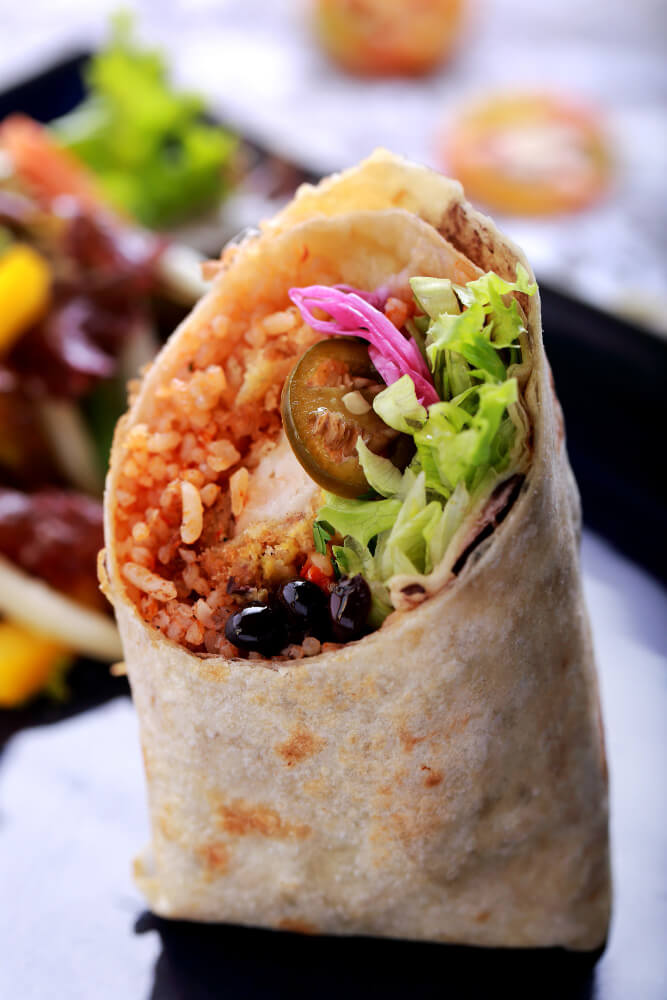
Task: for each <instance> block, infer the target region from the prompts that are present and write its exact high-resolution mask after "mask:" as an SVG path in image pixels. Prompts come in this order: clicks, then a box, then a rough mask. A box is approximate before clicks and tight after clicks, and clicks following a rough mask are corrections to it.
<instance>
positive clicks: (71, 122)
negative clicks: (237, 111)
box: [55, 13, 237, 228]
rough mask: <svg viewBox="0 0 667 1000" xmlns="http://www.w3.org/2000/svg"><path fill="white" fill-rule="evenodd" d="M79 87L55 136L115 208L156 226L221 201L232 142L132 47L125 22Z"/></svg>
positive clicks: (155, 59)
mask: <svg viewBox="0 0 667 1000" xmlns="http://www.w3.org/2000/svg"><path fill="white" fill-rule="evenodd" d="M86 83H87V85H88V90H89V96H88V97H87V98H86V100H85V101H84V102H83V103H82V104H81V105H79V107H78V108H76V109H75V110H74V111H73V112H71V113H70V114H69V115H66V116H65V117H64V118H61V119H59V121H58V122H56V123H55V130H56V133H57V135H58V138H59V140H60V141H61V142H63V143H64V144H65V145H66V146H68V147H69V148H70V149H71V150H72V151H73V152H74V153H76V155H77V156H78V157H79V158H80V159H82V160H83V161H84V162H85V163H87V164H88V166H89V167H91V169H92V170H94V171H95V173H97V175H98V176H99V179H100V184H101V186H102V188H103V189H104V191H105V192H106V194H107V196H108V198H109V200H110V201H111V202H112V203H113V204H115V205H116V206H117V207H118V208H119V209H121V210H122V211H125V212H128V213H129V214H130V215H132V216H134V217H135V218H136V219H138V220H139V221H140V222H142V223H143V224H144V225H146V226H149V227H156V228H163V227H165V226H168V225H171V224H173V223H175V222H178V221H180V220H181V219H183V218H187V217H192V216H193V215H194V214H196V213H197V212H200V211H203V210H204V209H206V208H209V207H210V206H211V205H213V204H215V203H216V202H218V201H219V200H220V199H221V198H222V197H223V196H224V194H225V192H226V190H227V187H228V185H229V170H228V167H229V166H230V164H231V160H232V157H233V154H234V151H235V149H236V146H237V140H236V139H235V138H234V137H233V136H231V135H230V134H229V133H227V132H226V131H225V130H224V129H222V128H220V127H219V126H217V125H211V124H210V123H208V122H207V121H206V120H205V118H204V104H203V101H202V100H201V99H200V98H199V97H197V96H196V95H194V94H189V93H177V92H176V91H175V90H174V89H173V88H172V86H171V84H170V82H169V79H168V74H167V67H166V64H165V61H164V59H163V57H162V55H161V53H160V52H158V51H154V50H149V49H143V48H141V47H140V46H138V45H137V44H136V43H135V42H134V40H133V38H132V19H131V16H129V15H127V14H126V13H125V14H123V13H121V14H118V15H116V17H115V18H113V19H112V36H111V41H110V42H109V44H108V45H107V47H106V48H105V49H103V50H102V51H101V52H99V53H98V54H97V55H96V56H94V57H93V58H92V59H91V61H90V63H89V64H88V66H87V69H86Z"/></svg>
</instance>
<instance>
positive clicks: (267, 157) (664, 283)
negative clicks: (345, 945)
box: [0, 0, 667, 1000]
mask: <svg viewBox="0 0 667 1000" xmlns="http://www.w3.org/2000/svg"><path fill="white" fill-rule="evenodd" d="M666 49H667V4H666V3H665V0H635V2H634V3H633V4H628V3H627V0H597V2H593V0H591V2H587V3H584V2H582V0H559V2H558V3H535V2H529V0H180V2H158V0H143V2H137V3H134V4H126V5H124V6H123V7H122V9H121V8H120V7H119V4H118V3H116V2H108V0H85V2H83V0H55V2H54V0H31V3H30V4H23V5H21V4H17V3H10V2H9V0H0V708H2V709H3V711H0V753H2V749H3V747H4V748H5V751H4V754H2V757H1V759H0V810H1V812H0V820H1V821H2V825H1V826H0V835H2V838H3V850H2V852H1V857H2V859H4V863H3V864H2V865H1V866H0V868H1V871H2V874H1V877H0V884H2V885H3V887H5V893H4V895H5V899H6V900H19V903H17V904H16V905H17V907H18V909H16V908H15V907H14V904H13V903H12V905H11V906H7V904H6V903H5V905H4V907H3V908H0V941H5V942H6V941H8V940H12V939H13V937H12V936H13V935H14V934H15V932H16V928H18V938H17V941H18V944H19V946H18V947H17V948H15V949H13V952H12V954H11V955H10V954H6V955H4V956H2V958H1V959H0V995H3V996H8V997H10V996H11V997H13V996H21V997H33V996H34V997H37V996H43V995H47V994H49V993H50V992H52V991H53V990H54V989H55V985H54V984H56V983H57V984H58V987H59V988H58V995H59V996H63V997H70V996H72V997H74V996H89V995H91V994H90V983H91V981H94V982H95V983H96V994H95V995H96V996H99V997H101V998H105V997H106V996H109V997H112V996H119V995H127V996H132V997H134V996H148V995H149V991H150V995H151V996H152V997H154V998H158V1000H159V998H160V997H162V998H173V997H182V996H187V997H188V998H190V997H194V998H198V997H203V996H206V997H209V996H217V995H219V993H218V991H217V990H218V985H219V982H220V977H221V976H225V975H231V976H232V978H234V977H237V978H236V980H235V981H236V982H237V985H238V984H241V985H240V986H239V991H240V992H238V993H234V992H232V993H230V995H231V996H235V995H248V996H254V995H257V996H268V995H273V994H272V993H271V992H270V988H271V987H272V986H273V985H274V984H273V981H272V980H271V977H270V976H269V979H268V980H267V981H266V982H265V980H264V979H263V978H262V976H263V975H264V972H261V974H260V972H257V968H264V967H256V966H255V965H254V964H253V961H254V959H253V956H254V954H255V949H256V947H257V940H258V939H257V938H256V937H252V936H246V937H243V933H246V932H243V933H239V932H234V934H235V936H233V937H232V938H231V939H226V943H225V942H222V943H221V939H220V937H219V936H216V934H215V932H214V931H213V930H212V931H210V933H209V932H207V933H206V934H200V933H199V929H198V928H196V929H195V931H194V932H193V931H192V929H190V930H188V929H187V928H183V927H180V928H179V926H178V925H168V924H167V923H166V922H160V921H155V920H153V921H152V922H151V919H150V918H149V919H148V920H147V919H146V918H145V917H144V918H140V919H139V921H138V922H137V924H136V927H135V929H136V931H137V933H136V934H133V931H132V928H133V926H134V921H135V920H136V919H137V917H139V915H140V914H141V911H142V907H143V903H142V901H141V899H140V898H139V897H138V894H137V893H136V890H135V889H134V888H133V887H132V885H131V882H130V877H129V857H130V855H131V854H132V853H133V852H134V851H135V849H136V848H137V847H138V846H139V844H140V843H141V840H142V839H143V838H144V837H145V833H146V832H145V829H144V826H145V820H144V806H143V787H142V776H141V770H140V761H139V753H138V745H137V734H136V729H135V721H134V716H133V714H132V709H131V707H130V703H129V700H128V698H127V695H128V693H129V691H128V686H127V682H126V680H125V678H124V677H123V676H122V667H121V668H116V669H115V670H114V672H113V674H110V673H109V663H110V662H115V661H118V660H120V658H121V656H122V651H121V649H120V646H119V644H118V638H117V635H116V632H115V628H114V625H113V622H112V618H111V614H110V609H108V608H107V607H105V602H104V601H103V599H102V598H101V596H100V594H99V592H98V589H97V578H96V570H95V555H96V552H97V550H98V549H99V547H100V546H101V544H102V528H101V492H102V484H103V476H104V470H105V467H106V461H107V456H108V450H109V445H110V440H111V434H112V432H113V427H114V425H115V421H116V420H117V418H118V416H119V415H120V414H121V413H122V412H123V410H124V408H125V400H126V396H125V386H126V382H127V379H128V378H132V377H134V376H135V375H136V373H137V371H138V369H139V367H140V366H141V365H142V364H144V363H146V362H147V361H148V360H149V359H150V358H151V356H152V355H153V354H154V352H155V351H156V350H157V349H158V348H159V346H160V344H161V342H163V341H164V339H165V338H166V337H167V336H168V335H169V333H170V332H171V330H172V329H173V328H174V327H175V325H176V324H177V322H178V321H179V319H180V318H181V317H182V316H183V315H184V314H185V313H186V312H187V311H188V310H189V309H190V308H191V305H192V303H193V302H194V301H195V300H196V298H197V297H198V295H200V294H201V292H202V290H203V289H204V288H205V284H204V283H203V282H202V278H201V262H202V260H203V259H204V258H205V257H207V256H217V254H218V253H219V252H220V248H221V247H222V246H223V245H224V244H225V242H226V241H228V240H230V239H232V238H233V237H234V235H235V234H236V233H238V232H239V231H240V230H243V229H244V228H245V227H252V226H254V225H256V224H257V223H258V222H259V221H260V220H261V219H262V218H265V217H267V216H269V215H271V214H272V213H273V212H274V211H276V209H277V208H278V207H279V206H280V205H281V204H282V203H284V202H285V201H286V200H287V199H288V198H289V197H290V196H291V194H292V193H293V191H294V189H295V187H296V186H297V185H298V184H299V183H301V182H303V181H304V180H310V181H315V180H317V179H318V178H319V177H320V176H322V175H323V174H326V173H329V172H331V171H334V170H338V169H342V168H344V167H346V166H349V165H351V164H353V163H355V162H357V161H358V160H359V159H361V158H362V157H364V156H366V155H367V154H369V153H370V152H371V151H372V150H373V149H374V148H376V147H377V146H385V147H388V148H389V149H391V150H393V151H395V152H398V153H403V154H405V155H407V156H409V157H411V158H413V159H415V160H417V161H420V162H423V163H426V164H429V165H430V166H432V167H435V168H436V169H439V170H442V171H444V172H445V173H447V174H449V175H450V176H455V177H458V178H459V179H460V180H461V181H462V182H463V183H464V186H465V189H466V193H467V195H468V197H469V198H470V199H471V200H472V201H473V202H474V203H475V204H476V205H477V206H478V207H480V208H482V209H483V210H484V211H487V212H488V213H489V214H490V215H492V216H493V218H494V219H495V220H496V221H497V223H498V225H499V226H500V227H501V228H502V229H503V230H504V231H505V232H507V233H508V234H509V235H510V236H511V237H513V238H514V239H515V240H516V242H517V243H519V244H520V245H521V246H522V248H523V249H524V250H525V252H526V254H527V256H528V258H529V259H530V261H531V263H532V265H533V267H534V269H535V271H536V274H537V277H538V280H539V282H540V285H541V293H542V303H543V317H544V327H545V342H546V346H547V351H548V354H549V357H550V361H551V364H552V367H553V370H554V375H555V379H556V385H557V388H558V393H559V396H560V398H561V402H562V404H563V408H564V411H565V417H566V423H567V431H568V449H569V452H570V457H571V461H572V464H573V467H574V469H575V473H576V476H577V480H578V482H579V486H580V489H581V493H582V498H583V506H584V518H585V531H584V538H583V550H582V557H583V558H582V561H583V572H584V586H585V590H586V597H587V601H588V604H589V608H590V611H591V617H592V623H593V631H594V638H595V644H596V649H597V655H598V661H599V665H600V675H601V689H602V699H603V707H604V715H605V720H606V727H607V738H608V746H609V757H610V767H611V774H612V837H613V844H614V865H615V875H616V887H617V889H616V892H617V905H616V914H615V918H614V924H613V927H612V935H611V938H610V945H609V948H608V949H607V952H606V953H605V955H604V957H603V958H602V960H601V961H600V962H599V963H598V965H597V968H596V969H595V970H594V959H592V960H591V961H590V962H588V964H586V963H584V964H579V965H577V964H574V965H571V964H568V963H565V964H563V963H562V962H561V960H560V959H558V960H556V959H553V960H552V959H543V957H541V956H533V957H532V958H531V959H530V960H529V962H528V964H526V961H527V959H526V958H525V956H521V957H516V956H515V957H512V956H506V957H502V958H500V957H498V956H497V955H496V956H495V958H492V957H491V956H490V954H489V955H487V956H486V961H485V962H484V963H479V962H478V960H477V958H476V956H475V955H473V956H472V957H471V956H470V954H464V953H463V951H464V950H461V953H460V954H457V955H455V954H454V950H453V949H452V950H450V952H449V961H450V963H453V964H451V965H450V968H451V970H452V975H454V976H455V977H458V976H460V977H461V981H463V980H464V979H465V980H466V981H467V982H472V981H476V982H478V983H482V982H483V983H484V984H485V985H486V986H490V985H492V984H494V983H495V980H496V978H497V977H498V976H500V975H502V976H504V977H505V978H507V977H508V975H509V977H511V981H512V982H513V984H515V987H516V988H517V989H519V987H518V986H516V984H517V983H519V982H522V981H524V980H522V978H521V977H525V985H526V988H527V989H528V987H530V992H527V993H526V995H534V992H535V989H536V988H537V987H536V984H539V989H540V994H541V995H543V996H545V997H546V996H551V995H553V996H579V997H590V996H593V995H595V996H596V997H598V998H602V1000H612V998H619V1000H620V998H621V997H623V998H625V997H627V996H631V995H632V996H642V997H646V998H649V1000H653V998H655V1000H658V998H659V997H660V998H662V997H663V996H664V989H665V983H666V981H667V971H666V969H665V956H664V948H663V938H664V928H665V926H666V925H667V904H666V902H665V896H664V892H662V888H663V887H664V885H665V881H666V876H667V858H666V856H665V849H664V848H665V840H664V827H665V823H664V819H665V815H667V803H666V802H665V787H666V786H667V783H666V782H665V780H664V779H665V769H664V761H665V759H667V745H666V736H665V726H664V718H665V713H666V711H667V702H666V700H665V699H666V691H665V666H666V663H667V644H666V640H665V628H664V622H665V620H666V619H667V596H666V595H665V590H664V587H663V586H662V584H664V582H665V580H666V579H667V572H666V571H665V565H666V560H667V549H666V539H665V531H664V524H665V488H664V478H665V477H664V472H663V469H662V466H663V464H664V458H663V456H664V427H665V407H664V399H665V392H666V389H667V384H666V383H667V363H666V359H667V344H666V343H665V339H666V337H667V266H666V263H667V199H666V198H665V177H666V176H667V69H666V66H667V59H666V56H667V52H666ZM91 57H92V60H91ZM17 113H19V114H21V115H23V116H24V117H20V118H17V117H16V115H17ZM25 116H28V117H27V118H26V117H25ZM35 121H37V122H40V123H42V125H44V126H45V128H42V127H41V126H39V127H38V126H37V125H35V124H34V122H35ZM17 303H19V305H17ZM51 723H54V725H51ZM56 815H57V816H58V817H61V818H59V820H58V822H57V823H56V824H55V825H54V823H53V816H56ZM101 852H103V853H104V857H105V861H106V864H105V865H104V866H100V862H99V858H100V856H101ZM35 859H38V860H35ZM640 861H641V863H640ZM65 899H66V900H67V903H66V904H64V903H63V900H65ZM37 900H38V901H39V903H38V905H35V901H37ZM17 914H18V916H17ZM142 921H143V922H142ZM3 922H6V926H5V923H3ZM3 928H4V929H3ZM155 930H157V931H158V935H155V934H152V933H151V934H148V933H143V932H146V931H155ZM230 934H232V932H231V931H230ZM247 934H248V935H251V934H252V932H247ZM158 936H159V940H158ZM45 940H49V941H50V942H51V949H50V958H48V960H47V958H45V956H44V955H43V954H40V955H39V956H36V955H35V953H34V947H33V945H32V944H31V942H34V941H45ZM72 942H75V943H76V947H75V948H74V950H73V951H72V950H71V949H70V945H71V943H72ZM303 947H304V946H303V944H302V942H301V941H299V942H298V944H294V943H293V942H292V943H291V944H289V946H288V948H287V952H286V954H287V955H288V956H289V957H288V959H284V960H283V958H282V957H281V956H279V955H278V953H277V952H278V949H277V948H276V947H273V948H271V947H270V946H269V945H268V944H267V942H266V941H263V943H262V948H267V949H268V954H269V956H270V958H269V966H270V969H274V970H275V969H277V970H278V974H279V976H280V977H282V978H281V979H280V982H281V983H282V984H283V986H284V985H285V984H286V983H289V985H290V987H291V991H290V996H292V997H294V996H296V995H301V993H300V992H299V989H303V995H306V993H308V994H309V995H312V988H313V983H316V984H317V988H318V995H321V996H324V995H327V996H328V995H329V993H325V992H322V984H321V979H320V977H319V973H318V962H319V961H320V960H321V961H323V962H326V963H327V965H328V966H331V965H332V964H337V956H338V955H340V954H341V952H340V951H337V952H336V953H335V955H332V954H331V953H330V952H326V953H325V951H322V952H316V951H315V950H311V951H310V952H309V953H308V954H306V953H305V952H304V950H303ZM323 947H324V946H323ZM336 947H337V948H338V945H336ZM378 947H380V943H378ZM394 947H395V946H394V945H392V946H391V948H394ZM225 948H227V949H231V950H230V952H229V956H228V957H227V958H224V959H223V958H221V955H222V954H223V953H225V954H227V953H226V952H225ZM232 953H233V954H232ZM401 954H402V956H403V958H402V959H401V961H403V960H404V961H405V963H407V966H409V967H412V965H413V963H422V968H423V970H425V971H424V972H423V977H424V978H423V982H421V984H418V985H420V988H421V987H422V986H423V990H422V992H421V993H419V992H417V993H416V994H414V995H424V996H427V995H428V996H431V995H434V993H433V992H432V991H430V990H431V988H432V987H433V985H434V983H436V982H439V973H438V972H437V971H436V970H437V966H438V962H437V961H435V960H434V959H433V958H432V953H431V952H428V957H425V956H427V953H426V952H424V951H419V949H417V950H413V951H410V950H409V946H407V945H406V946H405V950H404V951H403V952H402V953H400V949H399V952H396V956H395V962H396V963H399V958H400V955H401ZM193 955H194V958H193V957H192V956H193ZM64 956H66V958H65V957H64ZM85 956H88V959H86V958H85ZM93 956H94V961H92V957H93ZM118 956H120V957H122V961H119V960H118ZM318 956H319V957H318ZM387 960H388V953H387V950H385V951H384V952H378V965H383V963H385V962H387ZM225 962H227V964H226V965H225ZM271 963H273V964H271ZM154 964H155V972H154V974H153V971H152V970H153V965H154ZM301 964H302V965H303V969H304V973H303V977H302V979H301V980H300V982H299V984H296V986H295V980H294V979H293V977H292V971H293V968H294V966H295V965H301ZM339 964H340V973H339V974H338V976H337V978H336V977H334V979H332V983H331V984H330V985H331V986H332V990H334V987H335V990H334V992H336V995H339V994H340V991H341V990H345V991H346V992H348V993H350V995H356V994H355V992H354V990H355V989H356V988H361V986H364V983H365V984H366V986H368V985H369V983H370V985H373V982H374V981H371V980H369V979H368V978H367V979H366V980H363V979H358V978H357V979H349V981H347V980H346V979H345V972H344V967H345V961H343V962H341V963H339ZM407 966H406V967H407ZM250 968H253V969H254V970H255V971H254V972H253V973H252V975H250V973H249V969H250ZM386 969H388V970H389V971H388V973H387V974H386V975H385V977H384V980H383V982H382V988H383V991H384V994H385V995H386V996H388V997H389V996H401V995H406V994H405V992H404V991H405V990H406V989H408V986H409V988H411V989H413V988H414V985H415V981H414V980H413V979H410V980H409V983H408V980H406V979H405V977H404V974H403V973H402V972H401V966H400V963H399V964H394V965H392V962H391V961H389V962H388V964H387V965H386ZM431 973H432V976H431ZM249 975H250V978H248V977H249ZM253 976H254V978H253ZM517 976H518V978H517ZM258 977H259V978H258ZM334 980H335V981H334ZM267 983H268V984H270V985H267ZM295 988H296V989H297V992H296V993H295V992H294V989H295ZM253 990H254V992H253ZM402 991H403V992H402ZM275 995H278V994H275ZM280 995H282V994H280ZM331 995H333V993H332V994H331ZM467 995H477V994H476V993H473V994H467ZM516 995H517V996H518V995H523V994H522V993H521V991H520V989H519V992H517V993H516Z"/></svg>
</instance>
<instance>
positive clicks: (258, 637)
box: [225, 604, 287, 656]
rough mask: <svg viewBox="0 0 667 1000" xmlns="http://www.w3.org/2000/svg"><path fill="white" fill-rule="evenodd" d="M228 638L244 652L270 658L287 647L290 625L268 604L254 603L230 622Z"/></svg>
mask: <svg viewBox="0 0 667 1000" xmlns="http://www.w3.org/2000/svg"><path fill="white" fill-rule="evenodd" d="M225 636H226V637H227V639H228V640H229V642H231V643H233V644H234V645H235V646H238V648H239V649H241V650H244V651H245V652H248V653H250V652H256V653H262V654H263V655H264V656H271V655H272V654H274V653H279V652H280V650H281V649H283V648H284V647H285V646H286V645H287V623H286V621H285V618H284V617H283V615H282V614H280V612H279V611H278V610H277V609H276V608H272V607H271V606H270V605H268V604H251V605H249V606H248V607H245V608H241V610H240V611H236V612H235V613H234V614H233V615H230V617H229V618H228V619H227V621H226V623H225Z"/></svg>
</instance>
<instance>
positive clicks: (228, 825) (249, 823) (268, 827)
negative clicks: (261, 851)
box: [218, 799, 311, 840]
mask: <svg viewBox="0 0 667 1000" xmlns="http://www.w3.org/2000/svg"><path fill="white" fill-rule="evenodd" d="M218 817H219V822H220V826H221V827H222V829H223V830H224V831H225V832H226V833H232V834H236V836H239V837H244V836H247V835H248V834H255V835H256V836H259V837H275V838H276V839H277V840H285V839H286V838H287V837H297V838H299V839H300V840H301V839H303V838H305V837H307V836H309V834H310V832H311V829H310V827H309V826H308V825H307V824H305V823H291V822H289V820H285V819H283V818H282V816H280V814H279V813H277V812H276V811H275V809H270V808H269V807H268V806H264V805H253V804H252V803H250V802H244V801H243V800H242V799H236V800H235V801H234V802H231V803H230V804H229V805H222V806H219V807H218Z"/></svg>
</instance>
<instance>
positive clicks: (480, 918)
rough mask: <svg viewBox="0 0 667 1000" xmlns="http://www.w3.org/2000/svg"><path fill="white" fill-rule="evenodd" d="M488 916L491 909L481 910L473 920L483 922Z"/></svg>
mask: <svg viewBox="0 0 667 1000" xmlns="http://www.w3.org/2000/svg"><path fill="white" fill-rule="evenodd" d="M490 916H491V910H481V911H480V912H479V913H478V914H477V916H476V917H475V922H476V923H478V924H485V923H486V921H487V920H488V919H489V917H490Z"/></svg>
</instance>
